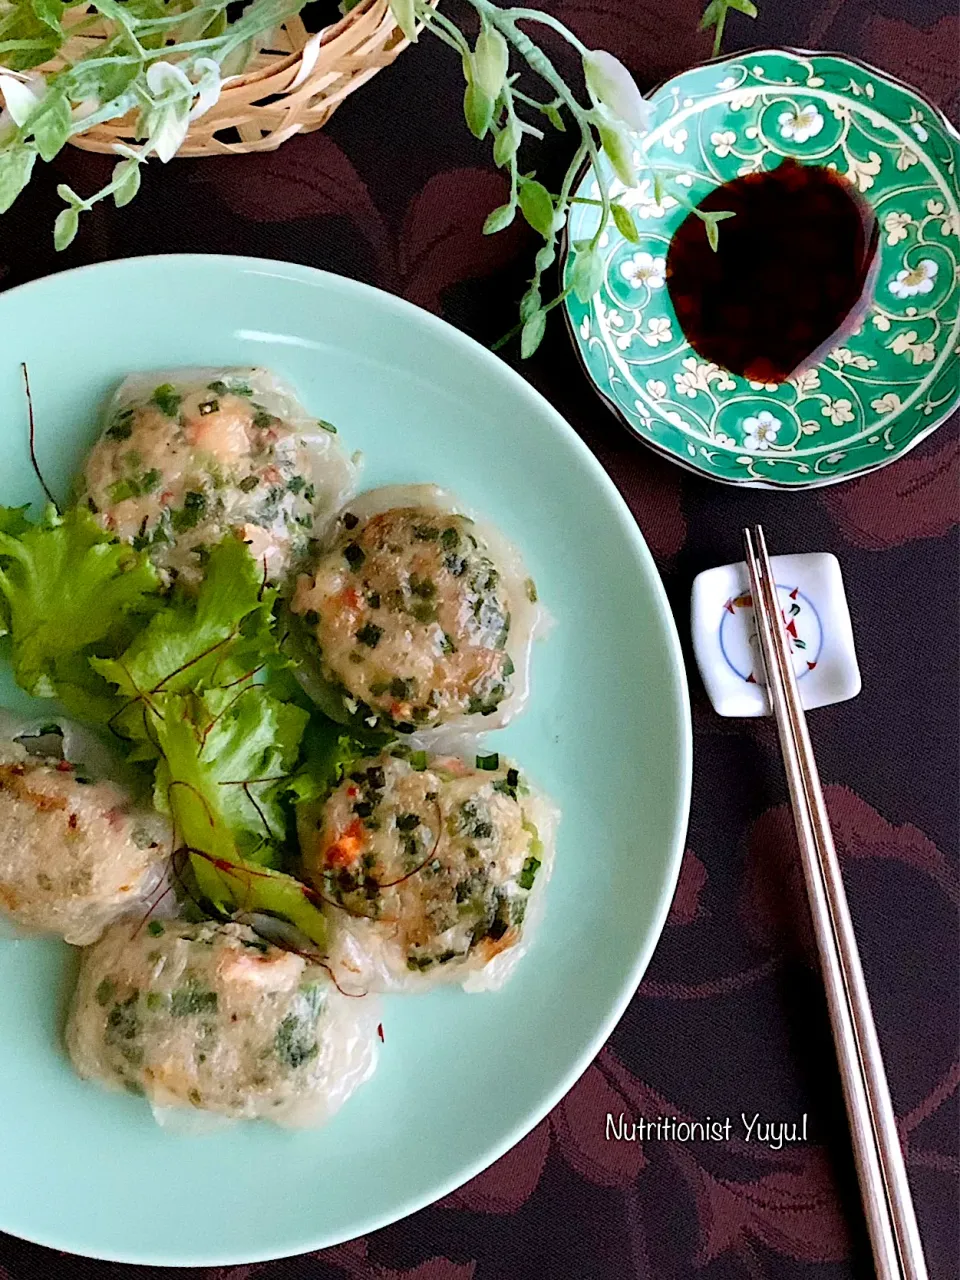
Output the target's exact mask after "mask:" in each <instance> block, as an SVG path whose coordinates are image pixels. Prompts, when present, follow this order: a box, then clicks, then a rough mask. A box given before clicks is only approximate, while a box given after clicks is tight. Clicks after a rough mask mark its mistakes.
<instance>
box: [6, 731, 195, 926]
mask: <svg viewBox="0 0 960 1280" xmlns="http://www.w3.org/2000/svg"><path fill="white" fill-rule="evenodd" d="M60 761H69V762H70V763H71V764H72V765H74V766H75V773H76V774H79V775H80V776H81V777H86V778H89V779H90V780H91V781H92V782H109V783H112V784H114V786H115V787H117V788H118V790H119V791H120V792H121V793H122V795H123V798H124V800H125V802H126V806H127V807H126V811H127V813H129V815H130V817H131V819H132V820H133V822H134V823H135V826H136V829H137V832H138V835H139V836H140V837H141V838H142V840H143V841H144V842H145V843H156V844H157V845H158V846H159V848H160V849H161V850H163V851H164V852H163V854H162V855H161V854H158V856H157V858H156V860H155V862H154V863H153V864H152V865H151V866H149V867H148V868H147V870H146V872H145V873H144V875H143V877H142V879H141V881H140V883H139V884H138V886H137V892H136V894H135V895H131V896H128V897H125V898H124V899H123V900H122V901H112V900H104V901H102V902H99V903H97V902H94V901H91V902H89V903H88V904H87V905H86V906H85V907H84V908H83V911H82V914H81V915H79V916H78V918H77V920H76V921H75V922H74V927H73V928H70V929H68V930H67V932H66V933H65V934H62V936H64V938H65V941H67V942H70V943H72V944H73V945H75V946H86V945H88V944H89V943H91V942H94V941H96V939H97V938H98V937H99V936H100V934H101V933H102V932H103V930H104V929H105V928H106V927H107V926H108V925H110V924H112V923H113V922H114V921H115V920H117V919H120V918H122V917H124V916H125V915H127V914H130V915H134V916H135V915H136V914H137V913H140V914H144V913H146V912H149V913H150V914H151V915H156V916H158V917H162V918H169V917H170V916H172V915H173V914H174V913H175V911H176V906H177V904H176V898H175V895H174V893H173V891H172V885H171V883H170V880H169V861H168V855H169V852H170V849H171V829H170V824H169V822H168V821H167V819H166V818H165V817H163V816H162V815H161V814H159V813H157V812H156V811H155V810H154V809H153V807H152V805H151V804H150V799H149V790H148V789H147V788H145V787H144V785H143V783H142V781H141V779H139V778H138V777H137V775H136V774H135V772H134V771H133V770H131V769H130V767H129V766H128V765H126V764H125V762H124V761H123V760H122V759H121V758H120V757H119V756H118V755H117V753H116V752H115V751H114V750H112V748H111V747H110V746H109V745H107V744H106V743H105V742H104V741H103V739H102V738H100V737H99V736H98V735H97V734H96V733H94V732H93V731H91V730H90V729H88V728H86V727H85V726H83V725H80V724H77V723H75V722H74V721H72V720H69V719H67V718H66V717H58V716H55V715H51V714H50V713H49V712H48V713H47V714H46V715H43V716H28V715H24V714H19V713H15V712H12V711H8V710H7V709H5V708H0V764H19V763H26V764H29V763H31V762H40V763H44V764H53V765H56V764H57V763H58V762H60ZM78 785H82V784H78ZM78 794H79V795H80V796H82V795H83V792H80V793H78ZM50 932H60V930H54V929H44V928H41V927H39V926H35V925H28V924H24V923H23V922H22V921H20V920H15V919H13V918H11V917H10V916H9V915H8V914H6V913H5V912H4V910H3V907H2V905H0V939H3V938H7V939H18V938H32V937H37V936H40V935H43V934H46V933H50Z"/></svg>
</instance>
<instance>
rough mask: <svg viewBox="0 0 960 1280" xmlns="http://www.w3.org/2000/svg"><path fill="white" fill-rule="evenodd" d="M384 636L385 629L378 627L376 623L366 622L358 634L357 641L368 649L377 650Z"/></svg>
mask: <svg viewBox="0 0 960 1280" xmlns="http://www.w3.org/2000/svg"><path fill="white" fill-rule="evenodd" d="M382 635H383V627H378V626H377V624H376V623H375V622H365V623H364V624H363V626H362V627H361V628H360V630H359V631H358V632H357V639H358V640H359V641H360V643H361V644H365V645H366V646H367V648H368V649H375V648H376V647H377V645H378V644H379V643H380V637H381V636H382Z"/></svg>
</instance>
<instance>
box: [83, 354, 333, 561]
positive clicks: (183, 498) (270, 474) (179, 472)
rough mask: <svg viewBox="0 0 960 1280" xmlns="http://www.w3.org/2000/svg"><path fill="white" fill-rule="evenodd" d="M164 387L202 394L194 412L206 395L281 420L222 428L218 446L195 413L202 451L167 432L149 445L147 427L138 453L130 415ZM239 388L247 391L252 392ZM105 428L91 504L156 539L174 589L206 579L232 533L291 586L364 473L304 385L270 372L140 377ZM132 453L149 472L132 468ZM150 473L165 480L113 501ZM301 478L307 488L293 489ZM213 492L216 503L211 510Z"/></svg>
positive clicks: (126, 530) (86, 493) (91, 467)
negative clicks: (124, 432)
mask: <svg viewBox="0 0 960 1280" xmlns="http://www.w3.org/2000/svg"><path fill="white" fill-rule="evenodd" d="M219 383H222V384H224V389H223V390H222V391H220V390H218V391H217V392H213V391H212V387H211V384H214V385H216V384H219ZM164 385H169V386H170V387H171V388H172V389H173V391H174V392H176V394H177V395H178V396H179V397H180V398H181V399H186V398H188V397H193V398H194V400H193V405H194V409H196V408H199V404H200V400H201V398H203V397H206V398H208V399H210V398H213V397H216V396H223V395H228V394H233V395H237V396H239V397H240V399H241V400H242V401H244V402H246V403H247V405H248V408H249V409H250V418H251V422H252V423H253V425H254V426H255V425H256V424H255V421H254V419H255V413H256V411H257V410H263V411H265V412H266V413H267V414H269V415H270V417H271V418H272V419H277V420H278V421H277V422H276V423H275V424H273V427H272V428H271V429H270V430H267V431H266V432H265V433H259V432H254V431H253V428H252V427H251V426H247V427H244V428H243V431H242V441H241V439H240V438H239V437H237V436H235V435H234V433H233V430H232V429H230V430H225V431H224V432H223V433H222V434H219V435H218V432H217V428H216V426H215V425H214V427H212V428H211V431H212V435H211V438H210V440H208V441H207V443H206V444H204V443H203V438H202V429H201V428H199V427H198V426H197V422H198V421H203V418H202V417H201V418H200V419H197V418H196V414H195V413H194V417H193V419H192V425H191V431H201V437H198V439H197V441H196V442H195V443H194V444H190V443H189V442H188V441H187V440H186V439H185V438H180V437H179V436H178V437H177V438H176V439H171V440H170V441H169V442H166V441H165V438H164V437H163V436H162V435H161V433H159V432H157V433H154V432H152V431H149V430H147V433H146V435H144V436H143V437H142V438H140V437H139V436H138V435H137V431H138V428H137V426H136V425H135V424H134V427H133V431H134V435H133V437H132V441H133V445H130V444H128V443H127V440H128V439H130V438H131V437H129V436H128V437H122V436H121V437H117V436H116V435H115V434H113V433H114V430H115V424H116V422H117V418H118V415H120V414H122V413H123V411H124V410H129V409H133V408H141V407H143V406H145V405H147V404H149V403H150V402H151V399H152V397H153V395H154V392H155V391H156V389H157V388H158V387H160V386H164ZM237 387H242V394H241V392H240V391H237V390H235V388H237ZM247 392H249V394H247ZM165 416H166V417H167V418H169V415H168V414H166V415H165ZM210 422H211V423H214V424H215V423H216V419H215V418H214V417H211V419H210ZM103 426H104V433H103V434H102V435H101V437H100V440H99V441H98V442H97V444H96V445H95V447H94V449H93V450H92V452H91V454H90V455H89V457H88V459H87V462H86V464H85V467H84V472H83V480H82V484H81V488H80V491H79V492H80V497H81V499H83V500H88V499H89V500H92V501H93V502H94V503H95V505H96V508H97V510H98V511H99V513H100V518H101V519H102V521H103V522H104V524H105V527H107V528H109V529H111V530H112V531H113V532H115V533H116V534H117V535H118V536H119V537H121V538H124V539H126V540H127V541H131V540H135V539H136V538H142V539H145V542H146V545H147V547H148V552H149V555H150V558H151V560H152V561H153V563H154V564H155V565H156V567H157V568H158V570H159V571H160V573H161V575H162V577H163V579H164V581H165V582H170V581H172V580H173V579H174V578H178V579H180V580H181V581H182V582H184V583H185V584H187V585H193V586H195V585H196V584H197V583H199V581H200V580H201V579H202V576H203V569H202V566H203V559H202V554H203V553H204V552H206V551H208V550H209V548H210V546H211V545H213V544H215V543H216V542H218V541H220V540H221V539H222V538H223V537H224V536H225V535H226V534H228V533H230V532H232V533H233V534H234V536H237V537H241V538H242V539H243V541H244V542H246V544H247V545H248V546H249V548H250V553H251V555H252V556H253V557H254V559H255V560H257V562H258V563H259V562H261V561H262V562H263V566H264V572H265V574H266V576H267V577H268V580H269V581H271V582H273V583H283V582H285V580H286V578H287V576H288V575H289V574H290V573H291V572H293V571H294V570H295V569H296V567H297V565H298V564H299V563H300V561H301V560H302V558H303V557H304V556H305V555H306V552H307V548H308V546H309V543H310V540H311V539H313V538H322V537H323V536H324V534H325V532H326V530H327V528H328V526H329V523H330V521H331V519H332V517H333V515H334V513H335V512H336V511H337V509H338V508H339V507H340V506H341V504H342V503H343V502H344V501H345V500H346V499H347V497H348V495H349V494H350V493H351V492H352V490H353V487H354V483H355V475H356V468H355V467H354V465H353V463H352V462H351V461H350V460H349V459H348V458H347V457H346V455H345V454H344V452H343V450H342V449H341V447H340V443H339V438H338V436H337V435H336V432H335V428H333V427H332V426H329V424H323V423H322V422H321V420H320V419H318V418H315V417H312V416H311V415H309V414H308V413H307V412H306V410H305V409H304V407H303V405H302V404H301V402H300V400H299V399H298V397H297V395H296V393H295V392H294V390H293V388H292V387H291V386H290V385H289V384H288V383H286V382H285V381H283V380H282V379H281V378H278V377H277V376H276V375H275V374H273V373H271V372H270V371H269V370H268V369H263V368H229V369H226V368H187V369H161V370H156V371H150V372H147V373H135V374H131V375H130V376H129V377H128V378H126V379H125V380H124V381H123V383H122V384H121V385H120V387H119V388H118V389H117V391H116V392H115V393H114V395H113V397H112V398H111V400H110V401H109V403H108V404H107V406H106V408H105V411H104V418H103ZM325 427H328V428H329V429H325ZM133 446H136V447H135V448H134V447H133ZM131 448H132V451H133V454H135V455H136V456H137V458H138V459H139V462H138V463H137V464H132V463H131V462H130V461H129V459H130V457H131V452H130V450H131ZM131 468H132V470H131ZM140 468H142V469H144V470H145V471H148V472H151V473H152V472H154V471H155V472H156V473H157V474H158V475H159V476H160V479H159V481H157V482H156V484H155V485H154V486H153V487H151V488H148V489H146V490H142V491H139V492H131V493H128V494H127V495H126V496H124V497H119V498H112V497H111V491H112V490H113V489H114V488H115V486H116V484H118V483H123V482H124V481H130V479H131V476H132V477H133V478H134V479H136V478H137V473H138V471H139V469H140ZM251 479H252V481H253V483H252V485H249V486H248V482H249V481H250V480H251ZM294 482H296V483H298V484H299V486H300V487H299V488H295V487H292V486H293V484H294ZM197 492H199V493H200V494H201V495H202V496H203V498H204V505H203V506H202V508H201V510H200V513H199V514H197V512H196V510H195V509H194V512H193V518H192V519H187V520H183V521H181V523H180V524H178V523H177V521H178V519H179V517H181V516H183V515H184V514H187V515H190V512H188V510H187V505H186V504H187V503H188V501H189V499H190V498H191V497H195V496H196V493H197ZM211 495H214V496H215V498H216V501H215V503H212V504H211V505H209V506H208V505H207V503H208V500H209V499H210V498H211Z"/></svg>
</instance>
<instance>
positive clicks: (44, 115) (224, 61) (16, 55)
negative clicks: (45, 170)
mask: <svg viewBox="0 0 960 1280" xmlns="http://www.w3.org/2000/svg"><path fill="white" fill-rule="evenodd" d="M229 3H230V0H123V2H122V3H121V2H120V0H95V9H96V16H97V18H98V19H99V20H101V21H103V22H104V23H106V25H107V28H108V31H109V34H108V36H107V38H106V39H105V40H103V41H102V42H100V43H98V44H97V45H96V47H92V48H90V49H88V50H87V52H85V53H84V54H83V56H81V57H80V58H78V59H77V60H76V61H74V62H71V63H68V64H67V65H66V66H65V67H64V68H63V70H61V71H57V72H55V73H52V74H47V75H45V74H42V73H40V72H38V71H36V70H35V68H37V67H39V66H41V65H42V64H43V63H45V62H47V61H49V60H50V59H51V58H53V57H54V56H55V55H56V54H57V53H58V52H59V51H60V50H61V49H62V48H63V46H64V44H65V43H66V41H67V39H68V38H69V37H70V36H71V35H75V34H77V33H78V32H82V30H83V26H84V20H81V21H80V22H79V23H76V22H74V21H73V20H72V19H71V20H70V21H69V22H68V21H66V15H67V14H68V12H69V10H70V8H71V7H72V6H70V5H67V4H64V3H62V2H61V0H12V3H11V4H9V5H2V4H0V14H3V11H4V9H7V10H8V12H6V14H5V16H2V17H0V95H2V97H3V102H4V111H3V114H2V116H0V213H5V212H6V211H7V209H9V208H10V206H11V205H12V204H13V202H14V201H15V200H16V198H17V196H18V195H19V194H20V192H21V191H23V189H24V187H26V185H27V183H28V182H29V181H30V178H31V176H32V173H33V168H34V164H35V163H36V160H37V157H38V156H39V157H40V159H41V160H46V161H50V160H52V159H53V158H54V157H55V156H56V155H57V154H58V153H59V152H60V151H61V150H62V149H63V147H64V146H66V144H67V142H68V141H69V140H70V138H72V137H74V136H75V135H77V134H80V133H84V132H85V131H86V130H87V129H90V128H92V127H93V126H94V125H97V124H101V123H103V122H104V121H107V120H115V119H118V118H119V117H121V116H124V115H127V114H128V113H131V112H132V113H133V115H134V120H135V133H136V137H137V139H138V144H139V145H136V146H127V145H126V144H124V143H117V144H116V145H115V147H114V150H115V152H116V153H117V155H118V157H119V158H118V161H117V163H116V165H115V166H114V170H113V173H112V175H111V178H110V181H109V182H108V183H107V184H106V186H104V187H103V188H102V189H101V190H100V191H97V192H95V193H94V194H93V195H91V196H86V197H84V196H80V195H78V194H77V193H76V192H75V191H73V190H72V189H71V188H70V187H68V186H66V185H61V186H59V187H58V188H57V191H58V194H59V195H60V197H61V199H62V200H64V202H65V206H66V207H65V208H64V209H63V210H62V211H61V212H60V214H59V215H58V217H57V219H56V222H55V224H54V243H55V245H56V247H57V249H58V250H59V249H65V248H66V247H67V246H68V245H69V244H70V243H71V242H72V241H73V239H74V237H75V236H76V234H77V229H78V227H79V224H80V215H81V214H83V213H86V212H87V211H88V210H90V209H92V208H93V206H94V205H95V204H98V203H99V202H100V201H102V200H106V199H109V198H110V197H112V198H113V201H114V204H115V205H116V206H117V208H122V207H123V206H124V205H126V204H129V203H130V201H131V200H132V199H133V198H134V197H135V196H136V194H137V191H138V190H139V187H140V169H141V166H142V165H143V164H144V162H145V161H146V160H148V159H149V158H150V157H151V156H155V157H156V158H157V159H159V160H161V161H162V162H166V161H168V160H170V159H172V158H173V156H174V155H176V153H177V152H178V151H179V149H180V147H181V145H182V143H183V141H184V139H185V138H186V135H187V130H188V129H189V127H190V122H191V121H192V120H195V119H197V118H198V117H199V116H201V115H203V114H204V112H206V111H208V110H209V109H210V108H211V107H212V106H213V105H214V104H215V103H216V101H217V99H218V98H219V96H220V90H221V86H222V84H223V81H224V79H225V78H226V77H227V76H230V75H235V74H237V73H238V72H240V71H242V70H243V68H244V67H245V66H246V64H247V63H248V62H249V60H250V57H251V56H252V54H253V53H254V52H255V51H256V49H257V48H258V47H259V44H258V42H259V41H260V40H261V39H262V38H265V36H266V33H267V32H269V31H271V30H272V29H273V28H274V27H276V26H278V25H279V24H280V23H282V22H284V21H285V20H286V19H287V18H290V17H292V16H293V15H294V14H297V13H299V11H300V10H301V9H302V8H303V5H304V3H305V0H253V2H252V3H251V4H249V5H248V6H247V7H246V9H244V11H243V13H242V14H240V16H239V17H237V18H235V19H234V20H233V21H231V20H230V19H229V18H228V15H227V7H228V4H229Z"/></svg>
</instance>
